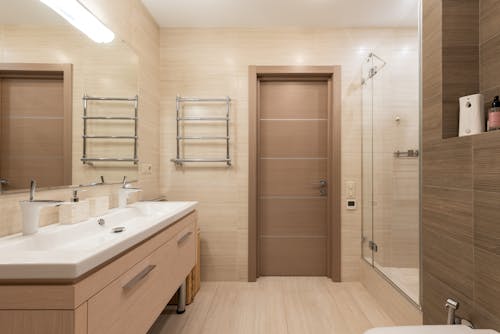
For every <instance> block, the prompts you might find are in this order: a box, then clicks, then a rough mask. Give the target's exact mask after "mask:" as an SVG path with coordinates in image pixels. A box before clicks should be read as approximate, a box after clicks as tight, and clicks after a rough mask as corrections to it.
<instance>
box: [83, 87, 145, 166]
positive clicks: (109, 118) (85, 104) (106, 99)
mask: <svg viewBox="0 0 500 334" xmlns="http://www.w3.org/2000/svg"><path fill="white" fill-rule="evenodd" d="M82 100H83V117H82V119H83V136H82V138H83V154H82V158H81V159H80V160H81V161H82V162H83V163H84V164H87V163H92V162H112V161H115V162H133V163H134V164H137V163H138V162H139V159H138V156H137V144H138V140H139V137H138V134H137V130H138V129H137V122H138V120H139V97H138V96H137V95H136V96H135V97H133V98H127V97H97V96H88V95H86V94H85V95H84V96H83V99H82ZM88 101H101V102H113V101H114V102H133V104H134V115H133V116H129V117H127V116H89V115H88ZM89 120H102V121H116V120H122V121H133V122H134V135H133V136H132V135H131V136H117V135H89V134H88V123H87V122H88V121H89ZM89 139H127V140H133V141H134V152H133V157H132V158H124V157H89V156H87V148H88V147H87V146H88V142H87V141H88V140H89Z"/></svg>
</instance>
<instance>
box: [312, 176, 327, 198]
mask: <svg viewBox="0 0 500 334" xmlns="http://www.w3.org/2000/svg"><path fill="white" fill-rule="evenodd" d="M315 185H317V186H319V195H320V196H327V195H328V191H327V188H328V181H327V180H325V179H321V180H319V182H318V183H315Z"/></svg>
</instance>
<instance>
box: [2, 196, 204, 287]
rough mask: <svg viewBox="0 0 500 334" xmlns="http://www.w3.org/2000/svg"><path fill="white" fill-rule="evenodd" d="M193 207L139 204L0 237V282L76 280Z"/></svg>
mask: <svg viewBox="0 0 500 334" xmlns="http://www.w3.org/2000/svg"><path fill="white" fill-rule="evenodd" d="M196 204H197V203H196V202H138V203H135V204H132V205H130V206H128V207H126V208H120V209H113V210H110V211H109V213H107V214H106V215H103V216H99V217H96V218H91V219H88V220H86V221H84V222H81V223H77V224H73V225H62V224H54V225H49V226H46V227H43V228H40V229H39V230H38V233H36V234H33V235H28V236H23V235H21V234H16V235H12V236H8V237H4V238H0V279H31V280H33V279H74V278H77V277H79V276H81V275H83V274H85V273H86V272H88V271H90V270H92V269H94V268H96V267H97V266H99V265H100V264H102V263H104V262H106V261H108V260H109V259H111V258H113V257H115V256H116V255H118V254H120V253H121V252H123V251H125V250H127V249H129V248H130V247H132V246H134V245H136V244H138V243H140V242H141V241H143V240H145V239H147V238H149V237H150V236H152V235H153V234H155V233H157V232H159V231H160V230H162V229H164V228H165V227H168V226H169V225H171V224H172V223H174V222H176V221H177V220H179V219H180V218H182V217H183V216H185V215H186V214H188V213H190V212H191V211H193V210H194V209H195V207H196ZM98 219H103V220H104V224H103V225H100V224H99V223H98ZM114 229H115V230H118V231H115V232H114ZM120 230H121V231H120Z"/></svg>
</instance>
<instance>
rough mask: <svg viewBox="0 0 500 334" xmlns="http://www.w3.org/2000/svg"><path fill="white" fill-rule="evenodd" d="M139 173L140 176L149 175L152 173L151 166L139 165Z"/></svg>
mask: <svg viewBox="0 0 500 334" xmlns="http://www.w3.org/2000/svg"><path fill="white" fill-rule="evenodd" d="M139 173H140V174H141V175H151V174H152V173H153V165H152V164H140V165H139Z"/></svg>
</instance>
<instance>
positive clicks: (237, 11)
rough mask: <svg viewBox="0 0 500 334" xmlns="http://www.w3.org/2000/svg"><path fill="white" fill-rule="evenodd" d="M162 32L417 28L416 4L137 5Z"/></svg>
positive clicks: (185, 1)
mask: <svg viewBox="0 0 500 334" xmlns="http://www.w3.org/2000/svg"><path fill="white" fill-rule="evenodd" d="M142 2H143V3H144V4H145V5H146V7H147V8H148V10H149V11H150V12H151V14H152V15H153V17H154V18H155V19H156V21H157V22H158V24H159V25H160V26H161V27H275V28H276V27H335V28H344V27H416V26H417V22H418V7H419V0H142Z"/></svg>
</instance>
